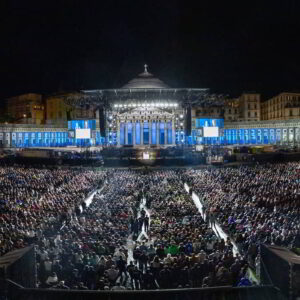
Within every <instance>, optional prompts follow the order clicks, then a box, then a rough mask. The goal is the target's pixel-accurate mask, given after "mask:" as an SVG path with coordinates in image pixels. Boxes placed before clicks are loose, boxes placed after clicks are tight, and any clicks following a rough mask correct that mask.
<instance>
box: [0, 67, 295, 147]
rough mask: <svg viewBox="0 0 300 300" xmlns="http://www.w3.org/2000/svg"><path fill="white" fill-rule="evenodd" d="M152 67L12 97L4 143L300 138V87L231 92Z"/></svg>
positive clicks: (289, 141)
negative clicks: (87, 86) (164, 77)
mask: <svg viewBox="0 0 300 300" xmlns="http://www.w3.org/2000/svg"><path fill="white" fill-rule="evenodd" d="M147 67H148V66H147V65H145V69H144V72H143V73H141V74H139V75H138V76H137V77H136V78H134V79H132V80H131V81H129V82H128V83H127V84H126V85H124V86H123V87H121V88H118V89H102V90H83V91H79V92H73V93H63V94H55V95H49V96H43V97H42V96H41V95H38V94H25V95H21V96H18V97H13V98H10V99H7V100H6V109H5V111H4V112H3V113H4V114H7V115H10V116H11V120H12V121H9V122H3V123H2V124H0V145H2V146H5V147H60V146H68V145H73V146H91V145H107V146H115V147H134V148H139V147H148V148H150V147H163V148H165V147H172V146H176V145H177V146H179V145H197V144H200V145H264V144H268V145H270V144H271V145H300V94H299V93H298V94H297V93H281V94H279V95H278V96H276V97H273V98H271V99H269V100H267V101H265V102H261V99H260V94H257V93H243V94H242V95H241V96H240V97H238V98H234V99H226V98H224V97H223V96H222V95H214V94H211V93H210V92H209V90H208V89H205V88H171V87H169V86H168V85H167V84H165V83H164V82H162V81H161V80H159V79H158V78H156V77H154V76H153V75H152V74H151V73H149V72H148V69H147ZM84 132H86V133H88V135H87V136H86V137H85V138H80V139H79V138H78V136H77V138H76V133H77V134H79V133H80V134H82V133H84ZM81 137H82V136H81Z"/></svg>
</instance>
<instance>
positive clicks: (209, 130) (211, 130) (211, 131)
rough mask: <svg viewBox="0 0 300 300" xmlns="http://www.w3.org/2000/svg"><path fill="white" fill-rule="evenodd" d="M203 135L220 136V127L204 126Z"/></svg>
mask: <svg viewBox="0 0 300 300" xmlns="http://www.w3.org/2000/svg"><path fill="white" fill-rule="evenodd" d="M203 136H204V137H218V136H219V127H203Z"/></svg>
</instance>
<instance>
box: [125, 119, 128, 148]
mask: <svg viewBox="0 0 300 300" xmlns="http://www.w3.org/2000/svg"><path fill="white" fill-rule="evenodd" d="M125 145H128V123H127V121H126V122H125Z"/></svg>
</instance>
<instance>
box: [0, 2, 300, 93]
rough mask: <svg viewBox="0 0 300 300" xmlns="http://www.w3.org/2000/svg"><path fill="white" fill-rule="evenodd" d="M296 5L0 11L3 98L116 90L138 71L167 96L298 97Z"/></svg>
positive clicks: (114, 5)
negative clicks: (169, 91)
mask: <svg viewBox="0 0 300 300" xmlns="http://www.w3.org/2000/svg"><path fill="white" fill-rule="evenodd" d="M299 2H300V1H298V0H293V1H289V0H282V1H263V0H260V1H239V2H237V1H236V2H232V1H212V0H211V1H200V0H198V1H187V0H186V1H177V0H173V1H167V0H152V1H143V0H140V1H130V0H128V1H125V0H122V1H112V0H110V1H102V0H98V1H83V0H82V1H78V0H72V1H69V0H60V1H53V0H52V1H47V0H43V1H36V2H35V3H34V2H32V1H21V0H20V1H14V0H11V1H1V4H0V34H1V35H0V36H1V46H0V75H1V90H0V97H1V98H4V97H9V96H14V95H18V94H21V93H26V92H37V93H43V94H49V93H55V92H61V91H74V90H80V89H97V88H118V87H121V86H122V85H123V84H125V83H126V82H127V81H129V80H130V79H132V78H133V77H135V76H136V75H137V74H138V73H141V72H142V71H143V65H144V63H147V64H148V65H149V71H150V72H152V73H153V74H154V75H155V76H157V77H159V78H160V79H162V80H163V81H165V82H166V83H167V84H168V85H170V86H171V87H203V88H204V87H205V88H210V89H211V92H216V93H224V94H229V95H230V96H237V95H239V94H240V93H242V92H243V91H256V92H260V93H262V94H263V95H264V98H267V97H268V96H271V95H274V94H276V93H278V92H282V91H299V90H300V30H299V29H300V26H299V25H300V17H299V16H300V9H299ZM237 3H239V4H237Z"/></svg>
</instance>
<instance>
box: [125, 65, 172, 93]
mask: <svg viewBox="0 0 300 300" xmlns="http://www.w3.org/2000/svg"><path fill="white" fill-rule="evenodd" d="M144 68H145V69H144V72H143V73H141V74H139V75H138V77H136V78H134V79H132V80H130V81H129V82H128V83H127V84H125V85H124V86H123V87H122V88H123V89H167V88H169V86H167V85H166V84H165V83H164V82H163V81H161V80H160V79H158V78H155V77H154V76H153V75H152V74H151V73H149V72H148V70H147V68H148V66H147V65H145V66H144Z"/></svg>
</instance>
